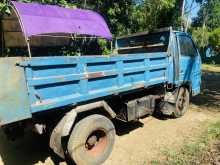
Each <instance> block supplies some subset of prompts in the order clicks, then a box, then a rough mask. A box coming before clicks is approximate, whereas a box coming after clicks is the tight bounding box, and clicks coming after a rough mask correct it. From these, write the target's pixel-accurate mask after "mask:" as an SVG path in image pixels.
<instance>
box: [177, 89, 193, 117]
mask: <svg viewBox="0 0 220 165" xmlns="http://www.w3.org/2000/svg"><path fill="white" fill-rule="evenodd" d="M189 101H190V95H189V90H188V89H187V88H184V87H181V88H180V89H179V91H178V95H177V100H176V104H175V105H174V111H173V117H175V118H179V117H182V116H184V115H185V114H186V112H187V111H188V109H189Z"/></svg>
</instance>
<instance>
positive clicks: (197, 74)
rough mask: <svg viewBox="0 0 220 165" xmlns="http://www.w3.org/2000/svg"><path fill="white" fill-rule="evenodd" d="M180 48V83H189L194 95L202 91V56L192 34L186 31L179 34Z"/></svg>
mask: <svg viewBox="0 0 220 165" xmlns="http://www.w3.org/2000/svg"><path fill="white" fill-rule="evenodd" d="M177 40H178V49H179V83H180V84H189V85H190V86H191V88H192V95H197V94H199V93H200V87H201V58H200V55H199V52H198V49H197V48H196V46H195V44H194V42H193V40H192V38H191V36H189V35H188V34H186V33H179V34H177Z"/></svg>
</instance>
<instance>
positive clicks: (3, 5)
mask: <svg viewBox="0 0 220 165" xmlns="http://www.w3.org/2000/svg"><path fill="white" fill-rule="evenodd" d="M3 13H6V14H10V10H9V8H8V3H7V1H6V0H3V2H0V15H2V14H3Z"/></svg>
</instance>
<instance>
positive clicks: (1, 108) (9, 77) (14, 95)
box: [0, 58, 31, 125]
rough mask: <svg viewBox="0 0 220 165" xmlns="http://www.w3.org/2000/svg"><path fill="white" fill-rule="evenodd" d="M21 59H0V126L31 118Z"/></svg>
mask: <svg viewBox="0 0 220 165" xmlns="http://www.w3.org/2000/svg"><path fill="white" fill-rule="evenodd" d="M21 61H22V58H0V125H5V124H9V123H13V122H16V121H20V120H24V119H28V118H31V111H30V107H29V99H28V92H27V86H26V81H25V76H24V68H21V67H19V66H16V63H19V62H21Z"/></svg>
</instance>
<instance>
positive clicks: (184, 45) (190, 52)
mask: <svg viewBox="0 0 220 165" xmlns="http://www.w3.org/2000/svg"><path fill="white" fill-rule="evenodd" d="M179 46H180V54H181V55H182V56H190V57H194V56H196V55H197V51H196V49H195V46H194V44H193V41H192V39H191V38H190V37H188V36H179Z"/></svg>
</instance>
